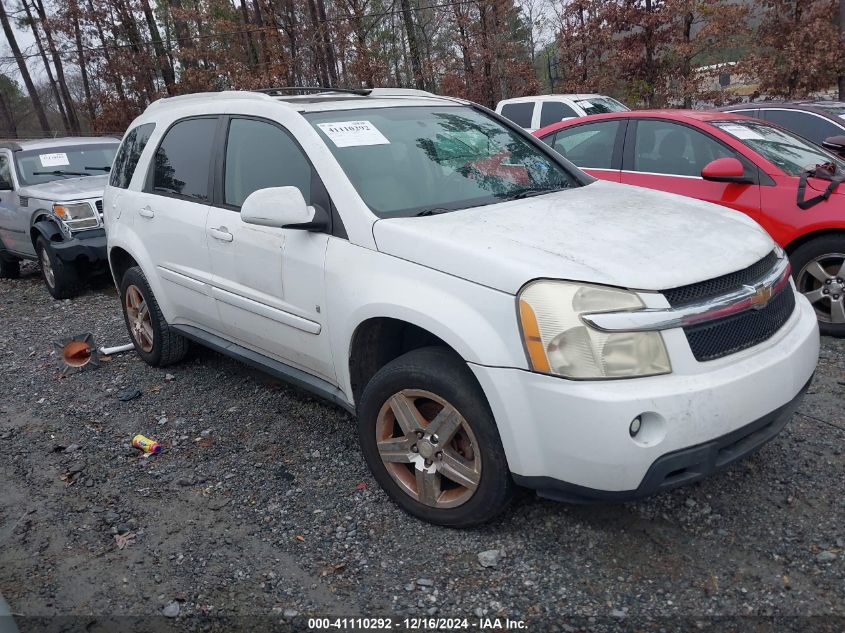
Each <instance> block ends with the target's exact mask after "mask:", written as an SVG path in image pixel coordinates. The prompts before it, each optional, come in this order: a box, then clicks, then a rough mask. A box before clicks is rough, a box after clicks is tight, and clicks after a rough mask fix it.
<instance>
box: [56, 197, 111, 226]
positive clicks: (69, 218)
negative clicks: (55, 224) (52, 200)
mask: <svg viewBox="0 0 845 633" xmlns="http://www.w3.org/2000/svg"><path fill="white" fill-rule="evenodd" d="M53 213H54V214H55V215H56V217H57V218H59V219H60V220H61V221H62V222H64V223H65V225H66V226H67V228H68V229H70V230H71V231H76V230H78V229H94V228H97V227H98V226H100V218H99V216H98V215H97V212H96V211H95V210H94V207H93V205H91V204H88V203H87V202H73V203H71V204H59V203H56V204H54V205H53Z"/></svg>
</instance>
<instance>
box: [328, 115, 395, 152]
mask: <svg viewBox="0 0 845 633" xmlns="http://www.w3.org/2000/svg"><path fill="white" fill-rule="evenodd" d="M317 127H319V128H320V129H321V130H322V131H323V133H324V134H325V135H326V136H328V137H329V138H330V139H331V140H332V143H334V144H335V145H336V146H337V147H358V146H360V145H389V144H390V141H388V140H387V137H386V136H385V135H384V134H382V133H381V132H379V131H378V129H376V127H375V126H374V125H373V124H372V123H370V122H369V121H338V122H337V123H318V124H317Z"/></svg>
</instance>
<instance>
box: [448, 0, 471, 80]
mask: <svg viewBox="0 0 845 633" xmlns="http://www.w3.org/2000/svg"><path fill="white" fill-rule="evenodd" d="M452 8H453V10H454V12H455V22H456V24H457V25H458V46H459V47H460V49H461V57H462V58H463V63H464V86H466V91H467V95H466V96H467V97H469V96H470V90H472V73H473V70H472V57H470V50H471V47H470V42H469V37H468V36H467V30H466V27H465V26H464V18H466V16H465V15H464V14H463V13H461V11H460V9H459V8H458V5H454V6H453V7H452Z"/></svg>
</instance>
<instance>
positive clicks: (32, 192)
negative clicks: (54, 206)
mask: <svg viewBox="0 0 845 633" xmlns="http://www.w3.org/2000/svg"><path fill="white" fill-rule="evenodd" d="M108 182H109V176H108V174H103V175H101V176H83V177H81V178H65V179H61V178H59V179H58V180H53V181H52V182H45V183H43V184H41V185H28V186H26V187H21V188H20V191H19V193H20V195H22V196H28V197H30V198H40V199H41V200H54V201H57V202H58V201H63V200H78V199H81V198H102V197H103V190H104V189H105V188H106V185H107V184H108Z"/></svg>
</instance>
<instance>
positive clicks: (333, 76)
mask: <svg viewBox="0 0 845 633" xmlns="http://www.w3.org/2000/svg"><path fill="white" fill-rule="evenodd" d="M316 2H317V15H318V16H319V18H320V27H321V28H320V30H321V32H322V35H323V48H324V49H325V51H326V66H328V68H329V79H330V80H331V83H330V84H329V85H330V86H332V87H336V86H337V60H336V59H335V54H334V48H333V47H332V40H331V35H330V34H329V29H328V28H326V3H325V1H324V0H316Z"/></svg>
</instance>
